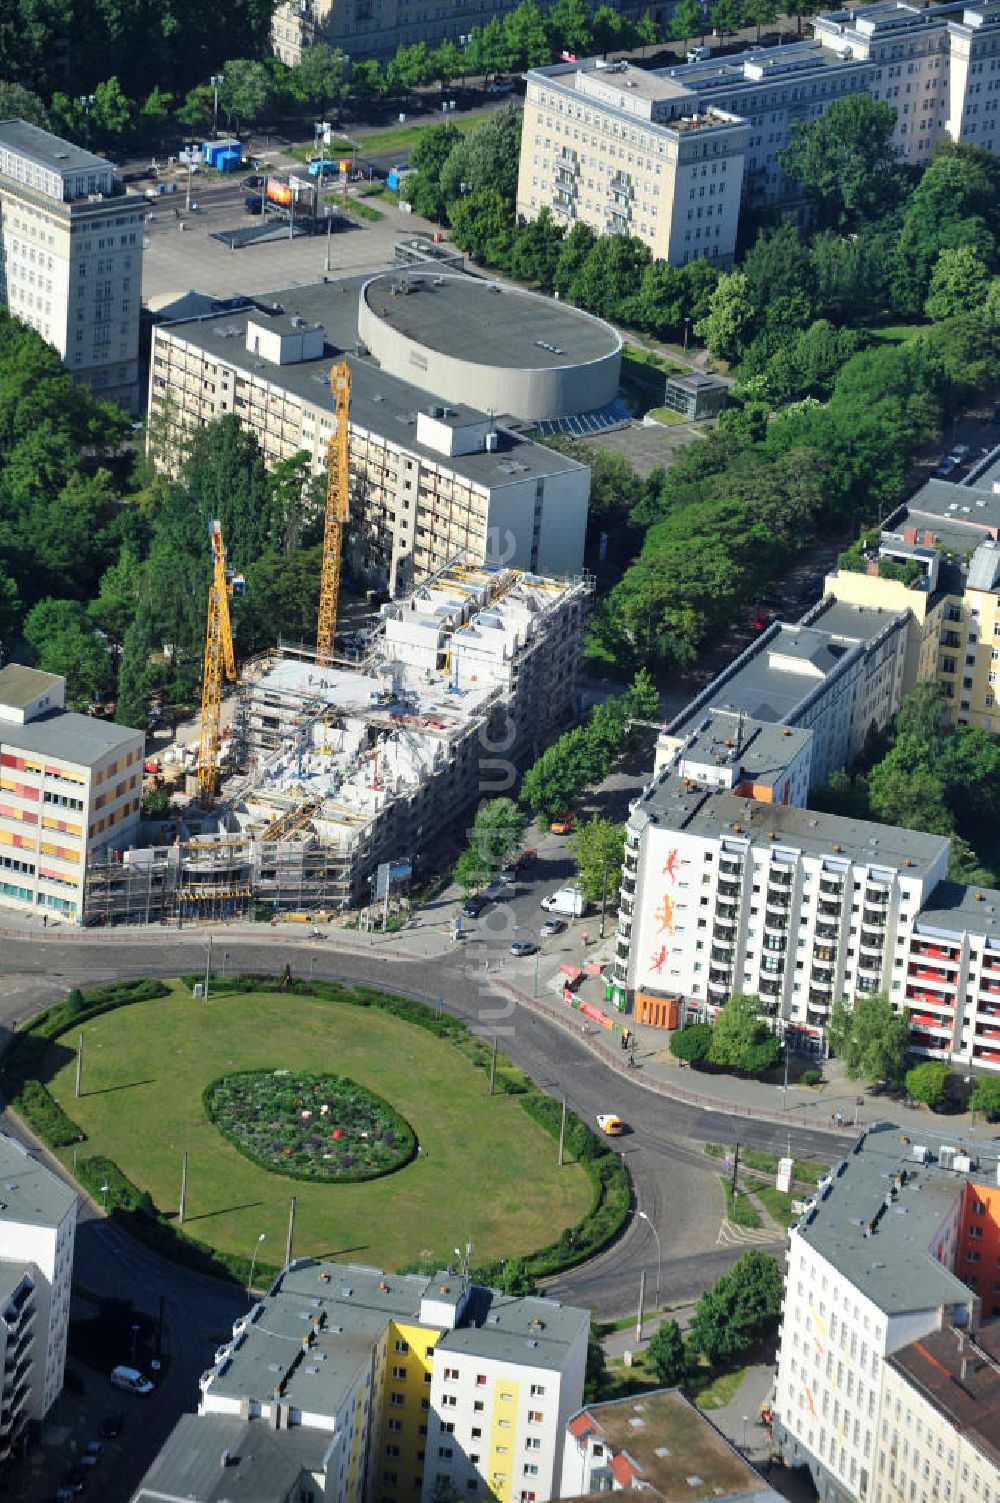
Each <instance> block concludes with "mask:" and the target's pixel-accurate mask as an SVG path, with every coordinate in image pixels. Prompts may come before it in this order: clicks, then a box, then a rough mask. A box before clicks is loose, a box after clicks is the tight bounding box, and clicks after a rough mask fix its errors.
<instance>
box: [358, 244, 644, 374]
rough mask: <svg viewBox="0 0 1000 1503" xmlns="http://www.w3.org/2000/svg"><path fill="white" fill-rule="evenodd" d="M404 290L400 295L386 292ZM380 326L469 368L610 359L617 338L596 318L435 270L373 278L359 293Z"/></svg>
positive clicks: (560, 365)
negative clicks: (379, 321)
mask: <svg viewBox="0 0 1000 1503" xmlns="http://www.w3.org/2000/svg"><path fill="white" fill-rule="evenodd" d="M404 284H405V285H407V286H408V287H409V288H410V291H409V292H408V293H407V294H405V295H399V294H395V295H394V293H393V288H398V287H400V286H402V285H404ZM363 296H364V299H365V301H366V303H367V304H368V306H369V308H371V309H372V310H373V312H375V313H376V314H377V315H378V317H379V318H380V319H381V320H382V322H383V323H385V324H387V325H389V327H391V328H393V329H395V330H396V331H397V333H399V334H402V335H403V336H404V337H405V338H407V339H412V340H415V341H416V343H418V344H421V345H425V346H426V347H427V348H428V349H433V350H437V351H439V352H440V353H442V354H444V355H451V356H454V357H455V358H457V359H459V360H468V361H470V362H473V363H475V364H481V365H488V366H497V367H505V368H507V369H509V370H517V371H528V370H564V369H566V368H567V367H569V368H572V367H573V366H577V365H587V364H589V363H590V362H591V361H594V360H602V359H605V358H606V357H607V356H610V355H614V354H617V352H618V351H619V350H620V349H621V346H622V341H621V338H620V336H619V335H618V334H617V333H616V331H615V330H614V329H613V328H612V327H611V325H610V324H606V323H605V322H604V321H603V319H599V318H595V317H594V316H593V314H590V313H584V312H582V311H581V310H580V309H578V308H573V307H571V306H569V305H568V304H565V303H557V302H554V301H553V300H552V299H551V298H543V297H537V296H535V295H534V294H533V293H528V292H522V291H520V290H519V289H518V288H516V287H508V286H504V285H501V284H500V283H499V282H487V281H483V280H481V279H480V278H478V277H471V276H466V275H464V274H461V273H459V274H455V273H452V274H450V275H449V274H446V273H444V272H443V271H442V270H441V268H440V267H438V266H436V265H435V266H429V267H426V268H424V267H421V266H415V267H409V268H405V269H404V268H396V269H394V270H393V271H386V272H381V273H379V275H378V276H374V277H372V278H371V279H370V280H369V281H368V283H367V284H366V286H365V288H364V292H363Z"/></svg>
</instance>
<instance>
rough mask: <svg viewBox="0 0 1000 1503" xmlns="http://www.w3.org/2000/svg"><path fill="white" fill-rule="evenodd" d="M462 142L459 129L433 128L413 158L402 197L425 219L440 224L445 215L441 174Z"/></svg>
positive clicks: (453, 126) (415, 150)
mask: <svg viewBox="0 0 1000 1503" xmlns="http://www.w3.org/2000/svg"><path fill="white" fill-rule="evenodd" d="M461 139H462V133H461V131H460V130H459V129H458V126H457V125H452V124H451V123H450V122H449V123H448V124H445V125H430V126H428V127H427V128H426V129H425V130H424V131H422V132H421V136H420V140H419V141H418V142H417V145H416V146H415V147H414V149H413V151H412V153H411V155H410V165H411V166H412V167H413V169H414V170H413V173H412V175H411V176H410V177H408V178H407V180H406V183H405V186H404V189H403V196H404V197H405V198H406V199H407V201H408V202H409V203H411V204H412V205H413V207H414V208H415V209H416V211H417V213H418V214H422V215H423V216H424V218H425V219H437V220H439V221H440V220H441V219H443V217H444V211H445V204H446V199H445V194H444V192H443V190H442V185H441V170H442V168H443V167H444V165H445V163H446V162H447V161H448V158H449V157H450V156H451V153H452V151H453V150H454V148H455V147H456V146H457V145H458V144H459V142H460V141H461Z"/></svg>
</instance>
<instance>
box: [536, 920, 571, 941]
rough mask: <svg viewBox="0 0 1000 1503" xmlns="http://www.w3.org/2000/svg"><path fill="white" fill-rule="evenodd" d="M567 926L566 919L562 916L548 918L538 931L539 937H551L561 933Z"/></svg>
mask: <svg viewBox="0 0 1000 1503" xmlns="http://www.w3.org/2000/svg"><path fill="white" fill-rule="evenodd" d="M565 927H566V920H565V919H561V918H547V919H546V920H545V923H544V924H543V925H542V927H541V928H540V929H539V931H538V937H539V939H551V938H552V936H553V934H561V933H562V932H563V930H564V929H565Z"/></svg>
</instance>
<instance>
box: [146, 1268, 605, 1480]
mask: <svg viewBox="0 0 1000 1503" xmlns="http://www.w3.org/2000/svg"><path fill="white" fill-rule="evenodd" d="M589 1325H590V1315H589V1312H588V1311H585V1310H575V1309H571V1308H570V1307H569V1306H564V1305H560V1304H558V1303H557V1302H556V1301H554V1300H548V1299H534V1298H532V1299H515V1298H513V1297H510V1296H507V1295H503V1294H500V1293H499V1292H498V1291H497V1290H495V1289H487V1288H483V1287H482V1286H480V1285H476V1284H472V1283H470V1281H469V1280H468V1278H467V1277H466V1276H465V1275H463V1274H462V1273H461V1272H455V1271H454V1270H453V1269H445V1270H442V1271H440V1272H438V1273H436V1274H434V1275H433V1276H432V1277H431V1278H427V1277H425V1276H423V1275H413V1274H411V1275H397V1274H389V1273H384V1272H382V1270H380V1269H377V1268H366V1267H360V1266H358V1265H356V1264H336V1263H329V1262H322V1261H317V1260H316V1259H312V1258H302V1259H298V1260H296V1261H295V1262H294V1263H291V1264H290V1265H289V1266H288V1267H287V1268H286V1269H285V1270H284V1272H283V1273H282V1274H281V1275H280V1276H279V1277H278V1279H277V1280H276V1281H275V1283H274V1284H273V1286H272V1287H271V1289H270V1290H269V1291H268V1293H267V1295H266V1296H265V1297H264V1298H263V1299H262V1300H261V1301H260V1302H259V1303H258V1304H256V1305H255V1306H254V1307H253V1308H252V1309H251V1310H250V1311H249V1313H248V1314H247V1315H246V1316H245V1317H243V1318H242V1319H241V1320H239V1321H237V1322H236V1324H235V1325H234V1327H233V1339H232V1341H231V1342H228V1343H227V1344H226V1345H225V1346H224V1347H222V1348H220V1350H219V1351H218V1352H217V1354H216V1361H215V1364H214V1365H213V1367H212V1368H211V1369H210V1370H209V1371H208V1372H207V1373H205V1375H204V1376H203V1378H202V1379H201V1400H200V1404H199V1410H198V1416H197V1417H194V1416H188V1417H186V1418H185V1419H184V1420H182V1421H181V1423H180V1425H179V1426H178V1427H177V1428H176V1429H175V1430H174V1432H173V1433H172V1435H171V1437H170V1439H169V1440H168V1441H167V1444H166V1445H165V1446H164V1448H163V1450H162V1451H161V1452H160V1454H159V1456H158V1458H157V1459H156V1461H155V1462H154V1463H153V1465H152V1467H151V1468H150V1470H149V1472H148V1473H147V1475H146V1477H145V1478H144V1480H143V1482H142V1484H141V1485H140V1487H139V1490H138V1492H137V1493H136V1495H135V1503H146V1500H148V1503H152V1500H153V1499H156V1500H157V1503H172V1500H177V1503H180V1500H182V1499H183V1500H186V1503H189V1500H192V1499H195V1500H204V1503H209V1500H210V1499H215V1498H218V1497H221V1496H222V1495H223V1492H224V1490H225V1487H224V1485H225V1483H226V1482H227V1480H229V1479H239V1480H241V1481H242V1480H243V1478H245V1477H246V1476H247V1475H248V1474H249V1473H252V1475H253V1476H254V1477H255V1478H256V1479H257V1481H258V1482H260V1481H261V1470H262V1468H261V1466H260V1465H259V1464H258V1463H260V1462H262V1461H266V1464H267V1466H268V1468H269V1469H273V1470H274V1473H275V1478H276V1480H275V1482H274V1484H273V1486H271V1487H269V1489H268V1490H267V1491H266V1492H263V1493H261V1494H260V1496H261V1497H262V1498H266V1499H267V1500H268V1503H270V1500H271V1499H272V1498H273V1500H274V1503H284V1500H285V1499H286V1498H288V1499H291V1498H295V1499H300V1498H302V1497H304V1496H306V1495H307V1494H308V1495H309V1496H316V1497H322V1498H324V1499H326V1500H327V1503H364V1500H369V1499H370V1500H374V1499H378V1500H380V1503H418V1500H423V1503H430V1499H431V1498H432V1497H433V1496H434V1493H435V1488H436V1487H438V1486H448V1487H449V1488H452V1489H454V1490H456V1491H457V1492H459V1493H460V1494H461V1496H463V1497H467V1498H470V1499H476V1498H495V1499H496V1500H497V1503H546V1500H547V1499H549V1498H552V1497H554V1496H556V1494H557V1491H558V1479H559V1476H560V1469H561V1465H562V1450H563V1443H564V1433H565V1428H566V1424H567V1421H568V1420H569V1417H570V1415H571V1414H573V1413H575V1412H576V1410H578V1409H579V1407H580V1403H581V1400H582V1396H583V1379H584V1370H585V1366H586V1353H587V1333H588V1330H589ZM311 1488H314V1489H315V1492H314V1493H313V1492H311V1491H310V1489H311Z"/></svg>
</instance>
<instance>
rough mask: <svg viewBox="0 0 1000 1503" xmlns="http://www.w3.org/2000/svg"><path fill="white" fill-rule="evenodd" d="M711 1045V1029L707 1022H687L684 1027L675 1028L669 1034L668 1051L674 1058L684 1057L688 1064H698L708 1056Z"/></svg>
mask: <svg viewBox="0 0 1000 1503" xmlns="http://www.w3.org/2000/svg"><path fill="white" fill-rule="evenodd" d="M711 1046H712V1030H711V1028H710V1027H709V1025H708V1024H707V1023H689V1024H688V1026H687V1027H686V1028H677V1029H675V1030H674V1032H673V1033H672V1034H671V1035H670V1052H671V1054H672V1055H673V1056H674V1058H675V1059H685V1060H687V1062H688V1064H689V1065H696V1064H699V1063H700V1062H701V1061H702V1060H705V1059H707V1058H708V1051H709V1049H710V1048H711Z"/></svg>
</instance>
